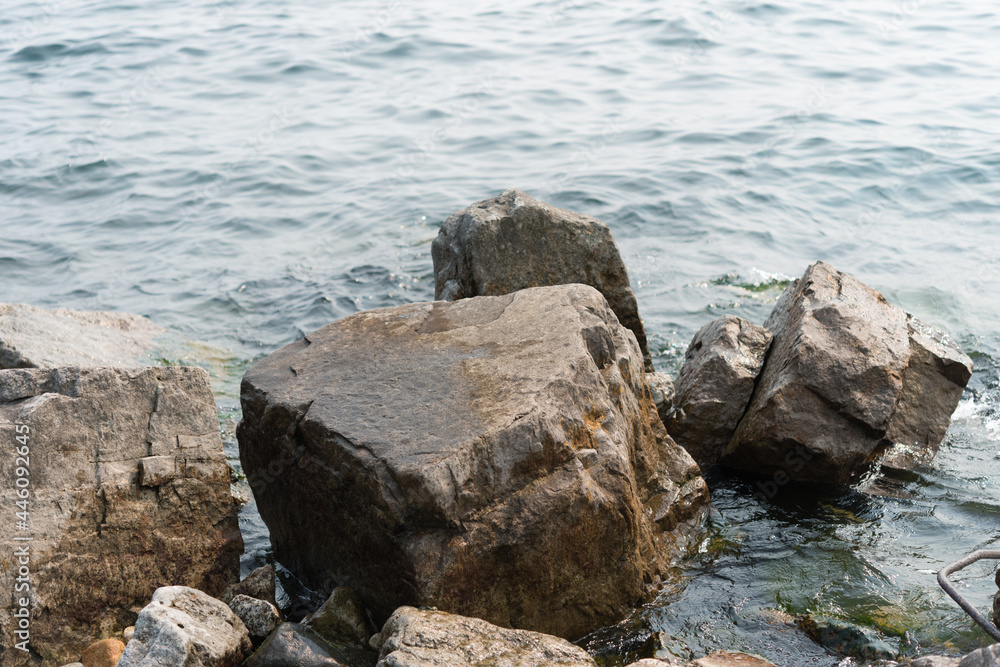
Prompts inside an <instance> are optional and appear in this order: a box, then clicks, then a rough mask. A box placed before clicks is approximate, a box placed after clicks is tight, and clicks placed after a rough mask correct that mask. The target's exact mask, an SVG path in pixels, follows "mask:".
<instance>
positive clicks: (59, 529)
mask: <svg viewBox="0 0 1000 667" xmlns="http://www.w3.org/2000/svg"><path fill="white" fill-rule="evenodd" d="M0 440H2V442H4V443H5V445H4V446H5V447H6V448H7V452H8V454H9V455H8V456H4V457H0V505H2V506H3V507H4V508H7V509H8V510H9V511H4V512H0V542H2V543H3V544H5V545H8V546H9V547H10V549H11V550H14V549H18V548H23V549H25V550H27V551H28V554H27V555H26V556H25V559H26V560H27V561H29V562H27V563H24V566H25V568H26V569H27V570H28V572H29V574H28V578H29V579H30V594H29V592H25V595H24V597H23V599H24V600H26V601H27V602H28V604H26V605H22V604H20V602H21V600H22V597H21V596H18V595H7V596H4V598H3V600H2V602H0V626H2V628H3V630H2V638H0V652H2V653H0V664H3V665H16V664H22V662H23V661H22V658H25V659H26V657H27V654H25V653H22V652H20V651H15V650H14V648H13V647H14V646H15V639H17V637H16V635H14V634H13V622H12V620H13V619H12V617H13V615H14V614H19V613H22V612H21V610H22V609H29V613H30V648H31V649H32V650H33V651H34V652H36V653H37V654H38V655H40V656H41V657H42V659H43V660H44V662H45V663H46V664H63V663H67V662H70V661H72V660H75V659H77V658H78V657H79V656H80V654H81V652H82V651H83V650H84V649H85V648H87V646H89V645H90V644H92V643H93V642H95V641H97V640H99V639H101V638H102V637H107V636H109V635H115V634H120V633H121V632H122V631H123V630H124V629H125V627H126V626H129V625H132V624H133V623H134V621H135V612H133V611H130V609H136V610H138V609H140V608H141V607H142V606H143V605H145V604H146V602H147V601H148V600H149V597H150V595H152V594H153V591H154V590H155V589H156V588H157V587H158V586H161V585H164V584H184V585H188V586H192V587H196V588H199V589H202V590H205V591H208V592H214V593H218V592H221V591H222V590H223V589H224V588H225V586H226V585H228V584H229V583H230V582H231V581H234V580H235V579H236V577H237V576H238V574H239V557H240V554H241V553H242V552H243V541H242V539H241V537H240V532H239V527H238V524H237V508H236V506H235V505H234V503H233V499H232V496H231V494H230V490H229V468H228V466H227V464H226V460H225V458H224V454H223V450H222V441H221V439H220V437H219V426H218V417H217V412H216V407H215V400H214V398H213V396H212V390H211V387H210V386H209V380H208V374H207V373H206V372H205V371H204V370H202V369H200V368H191V367H169V368H164V367H159V368H145V369H127V370H126V369H112V368H82V369H81V368H60V369H45V370H41V369H11V370H2V371H0ZM19 450H20V451H19ZM21 453H24V456H23V457H21ZM154 472H155V474H153V473H154ZM18 480H27V481H26V482H22V481H18ZM22 488H26V489H28V491H29V496H28V499H27V502H26V503H25V504H24V505H23V506H22V507H18V506H17V505H16V503H17V502H18V501H23V500H24V499H22V498H20V497H19V496H18V491H19V489H22ZM15 509H16V511H19V512H20V511H23V512H24V513H25V515H24V516H18V515H17V514H16V513H15ZM27 538H30V541H28V540H27ZM17 576H20V574H19V571H18V568H7V567H4V568H0V590H5V591H14V590H15V583H17V582H16V581H15V578H16V577H17Z"/></svg>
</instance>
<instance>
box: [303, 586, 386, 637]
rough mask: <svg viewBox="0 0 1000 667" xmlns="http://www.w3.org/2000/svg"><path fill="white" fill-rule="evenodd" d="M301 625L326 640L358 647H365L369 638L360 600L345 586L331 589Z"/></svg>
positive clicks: (369, 634)
mask: <svg viewBox="0 0 1000 667" xmlns="http://www.w3.org/2000/svg"><path fill="white" fill-rule="evenodd" d="M303 624H304V625H306V626H308V627H309V628H312V629H313V630H315V631H316V632H317V633H319V634H320V635H322V636H324V637H326V638H327V639H330V640H334V641H347V642H350V643H352V644H357V645H359V646H365V645H366V644H367V643H368V638H369V637H370V636H371V633H370V632H369V630H368V624H367V623H365V616H364V612H363V611H362V608H361V600H359V599H358V595H357V593H355V592H354V591H353V590H351V589H350V588H348V587H347V586H340V587H338V588H335V589H333V592H332V593H330V597H328V598H327V599H326V602H324V603H323V606H321V607H320V608H319V609H317V610H316V611H314V612H313V613H312V614H310V615H309V616H308V617H306V619H305V620H304V621H303Z"/></svg>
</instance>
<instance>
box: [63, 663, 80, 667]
mask: <svg viewBox="0 0 1000 667" xmlns="http://www.w3.org/2000/svg"><path fill="white" fill-rule="evenodd" d="M63 667H83V663H82V662H70V663H67V664H65V665H63Z"/></svg>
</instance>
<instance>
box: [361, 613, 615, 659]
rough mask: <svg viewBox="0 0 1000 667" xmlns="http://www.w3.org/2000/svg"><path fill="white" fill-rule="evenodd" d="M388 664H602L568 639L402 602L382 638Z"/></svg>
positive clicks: (384, 630) (380, 656)
mask: <svg viewBox="0 0 1000 667" xmlns="http://www.w3.org/2000/svg"><path fill="white" fill-rule="evenodd" d="M377 641H378V644H379V648H380V652H379V663H378V664H379V665H384V666H385V667H390V666H391V667H536V666H537V665H564V666H565V667H596V666H597V663H595V662H594V659H593V658H591V657H590V656H589V655H587V652H586V651H584V650H583V649H582V648H580V647H579V646H574V645H573V644H570V643H569V642H568V641H566V640H564V639H560V638H558V637H553V636H550V635H544V634H542V633H540V632H530V631H527V630H509V629H507V628H499V627H497V626H495V625H492V624H490V623H487V622H486V621H483V620H480V619H478V618H468V617H465V616H457V615H455V614H447V613H445V612H441V611H436V610H424V609H414V608H413V607H400V608H399V609H397V610H396V612H395V613H394V614H393V615H392V617H390V618H389V620H388V621H387V622H386V624H385V627H383V628H382V632H381V633H380V634H379V637H378V640H377Z"/></svg>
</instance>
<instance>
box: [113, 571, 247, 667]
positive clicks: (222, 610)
mask: <svg viewBox="0 0 1000 667" xmlns="http://www.w3.org/2000/svg"><path fill="white" fill-rule="evenodd" d="M251 648H252V646H251V643H250V636H249V633H248V632H247V629H246V626H244V625H243V621H241V620H240V619H239V617H238V616H237V615H236V614H234V613H233V610H232V609H230V608H229V607H228V606H226V604H225V603H224V602H222V601H220V600H216V599H215V598H213V597H211V596H210V595H207V594H205V593H202V592H201V591H198V590H195V589H193V588H188V587H186V586H166V587H164V588H158V589H156V592H155V593H153V599H152V601H151V602H150V603H149V604H148V605H146V606H145V607H144V608H143V610H142V611H141V612H139V619H138V620H137V621H136V623H135V634H134V635H132V641H130V642H129V643H128V646H126V647H125V652H124V653H123V654H122V657H121V660H120V661H119V662H118V666H119V667H147V666H148V665H156V666H157V667H236V665H240V664H242V662H243V660H244V659H245V658H246V657H247V656H248V655H249V654H250V650H251Z"/></svg>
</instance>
